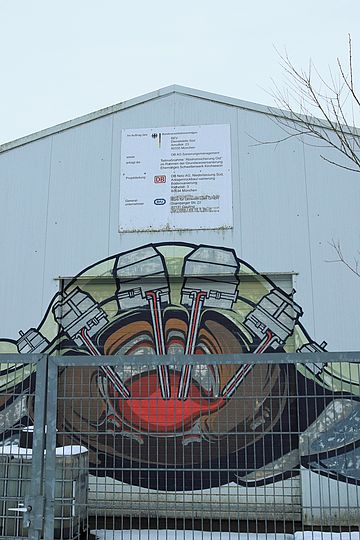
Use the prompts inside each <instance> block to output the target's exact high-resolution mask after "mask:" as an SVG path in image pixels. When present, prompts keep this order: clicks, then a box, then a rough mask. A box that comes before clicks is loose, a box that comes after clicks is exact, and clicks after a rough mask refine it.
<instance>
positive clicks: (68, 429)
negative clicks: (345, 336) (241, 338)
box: [53, 354, 360, 538]
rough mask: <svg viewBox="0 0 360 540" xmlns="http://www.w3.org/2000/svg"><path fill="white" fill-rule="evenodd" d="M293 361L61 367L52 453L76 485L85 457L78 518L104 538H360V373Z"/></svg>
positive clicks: (100, 362)
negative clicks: (66, 455) (168, 534)
mask: <svg viewBox="0 0 360 540" xmlns="http://www.w3.org/2000/svg"><path fill="white" fill-rule="evenodd" d="M271 356H272V359H271V361H269V360H270V357H271ZM286 356H288V357H291V359H292V362H289V360H284V358H285V357H286ZM294 357H295V355H294V354H292V355H281V354H272V355H270V354H267V355H266V357H264V359H262V358H259V357H258V356H257V357H256V356H254V357H253V358H252V359H251V360H250V361H249V362H250V363H249V364H240V363H239V362H238V360H239V356H238V355H237V356H236V355H224V356H223V357H220V356H217V355H214V356H203V357H199V356H197V357H195V356H188V357H185V356H184V355H173V356H172V357H169V356H168V357H163V359H162V358H161V357H160V356H153V357H150V356H149V355H147V356H144V355H143V356H123V355H122V356H119V357H116V356H113V357H110V356H109V357H96V358H95V357H94V358H90V357H84V356H79V357H70V356H69V357H66V356H64V357H58V358H56V360H55V364H56V366H57V367H56V373H57V383H56V384H57V387H56V391H57V400H56V403H55V402H54V405H53V406H54V407H56V412H57V420H56V428H57V432H56V446H57V447H58V449H59V448H61V449H63V450H62V451H63V452H64V451H65V450H64V449H67V450H66V451H68V452H70V454H71V457H72V459H73V461H71V460H70V461H69V462H68V465H67V467H66V472H67V474H68V475H70V476H69V478H72V479H73V477H75V476H76V477H77V475H78V476H79V472H80V470H82V465H80V464H79V462H78V461H76V460H75V459H74V457H75V456H76V455H78V453H79V455H82V454H83V455H84V456H86V459H87V460H88V473H89V476H88V479H86V475H85V476H84V479H83V483H84V484H86V483H87V482H88V499H87V500H86V498H84V499H81V498H78V499H76V497H74V498H73V499H72V500H73V503H72V504H73V513H74V515H76V516H77V519H79V520H85V521H86V526H87V529H88V530H91V529H92V530H97V531H99V530H101V529H104V530H106V529H107V530H108V532H107V534H108V536H106V538H112V536H109V535H110V534H112V532H111V531H113V530H116V529H119V530H120V531H124V530H127V529H129V528H130V529H132V530H135V529H148V528H155V529H156V530H159V529H166V530H170V529H174V530H183V529H190V530H192V531H194V530H200V531H209V532H214V533H215V532H216V531H233V532H238V533H239V532H241V531H246V532H248V533H250V532H256V533H258V534H260V533H267V534H272V533H274V532H275V533H278V534H284V533H286V532H287V533H293V532H294V531H296V530H297V531H302V530H306V529H307V528H308V529H310V530H312V531H314V530H320V531H333V532H334V531H336V530H344V531H349V530H351V528H352V527H355V528H356V527H357V526H358V524H359V522H360V513H359V495H360V491H359V485H358V484H359V480H360V465H359V464H360V459H359V453H358V452H359V450H358V442H359V437H360V433H359V425H360V406H359V380H360V378H359V364H357V363H349V362H338V363H334V362H331V363H326V362H323V363H321V362H320V363H317V369H314V364H313V363H310V362H308V363H301V364H300V363H296V364H295V363H294ZM297 357H298V358H299V356H297ZM308 357H309V355H307V358H308ZM310 358H311V356H310ZM317 358H318V357H317ZM265 360H266V362H265ZM200 362H201V363H200ZM109 367H110V368H111V370H107V368H109ZM185 368H186V369H189V370H190V372H191V376H190V378H189V383H188V388H187V391H186V395H185V396H184V394H183V393H182V391H183V386H182V384H183V381H184V372H185ZM245 368H246V374H245V376H244V377H242V376H241V374H243V373H244V369H245ZM161 370H162V373H163V374H165V377H166V380H167V392H166V393H164V387H163V380H164V379H163V378H162V376H161ZM117 380H119V381H121V384H117V383H116V381H117ZM238 381H240V382H238ZM234 386H235V388H234ZM58 451H59V450H58ZM71 471H72V472H71ZM72 475H73V476H72ZM63 480H64V478H63ZM72 481H73V480H72ZM55 500H56V497H55ZM59 500H60V499H59ZM109 531H110V532H109ZM97 534H102V533H99V532H98V533H97ZM114 538H115V537H114Z"/></svg>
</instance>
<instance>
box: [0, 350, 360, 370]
mask: <svg viewBox="0 0 360 540" xmlns="http://www.w3.org/2000/svg"><path fill="white" fill-rule="evenodd" d="M45 356H48V357H49V358H51V359H52V360H53V361H54V362H55V364H56V365H57V366H61V367H64V366H68V367H71V366H78V365H84V366H85V365H86V366H105V365H107V366H116V365H119V364H127V365H144V364H151V365H173V364H177V365H185V364H189V365H198V364H203V365H206V364H241V363H246V364H310V363H315V362H316V363H319V364H327V363H331V362H339V363H347V362H351V363H354V364H359V363H360V351H339V352H313V353H284V352H281V353H276V352H274V353H262V354H252V353H244V354H242V353H233V354H208V355H205V354H202V355H198V354H189V355H184V354H169V355H158V354H141V355H140V354H139V355H131V354H129V355H128V354H126V355H112V356H104V355H98V356H89V355H82V354H81V355H74V356H73V355H64V356H49V355H45V354H0V363H9V364H11V363H15V364H30V363H37V362H39V361H40V360H41V359H42V358H44V357H45Z"/></svg>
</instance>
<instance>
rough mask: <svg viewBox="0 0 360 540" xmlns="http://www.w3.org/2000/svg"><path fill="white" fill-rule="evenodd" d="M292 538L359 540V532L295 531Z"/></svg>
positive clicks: (299, 539) (303, 539)
mask: <svg viewBox="0 0 360 540" xmlns="http://www.w3.org/2000/svg"><path fill="white" fill-rule="evenodd" d="M294 540H360V533H358V532H342V533H335V532H320V531H306V532H296V533H295V534H294Z"/></svg>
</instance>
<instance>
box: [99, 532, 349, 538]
mask: <svg viewBox="0 0 360 540" xmlns="http://www.w3.org/2000/svg"><path fill="white" fill-rule="evenodd" d="M91 533H92V534H93V535H95V536H96V538H97V540H293V535H292V534H273V533H266V534H265V533H257V534H256V533H230V532H209V531H173V530H159V531H158V530H147V529H144V530H141V531H139V530H136V529H133V530H131V531H109V530H97V531H91ZM299 540H300V539H299ZM314 540H315V539H314ZM326 540H327V539H326ZM351 540H357V539H351Z"/></svg>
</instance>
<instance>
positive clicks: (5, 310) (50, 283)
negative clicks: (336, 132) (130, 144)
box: [0, 88, 360, 350]
mask: <svg viewBox="0 0 360 540" xmlns="http://www.w3.org/2000/svg"><path fill="white" fill-rule="evenodd" d="M150 97H151V99H147V98H146V97H145V99H144V100H141V99H139V100H138V101H137V102H135V103H134V104H131V103H130V105H132V106H129V107H126V106H124V107H123V108H121V107H120V109H121V110H119V111H118V112H113V113H111V114H107V115H105V116H99V117H98V118H95V119H94V120H92V121H87V122H85V123H80V124H79V125H77V126H75V127H71V128H70V129H59V131H58V132H56V130H53V134H51V135H48V136H46V133H45V136H43V137H39V138H37V139H35V140H33V141H32V142H28V143H27V144H21V145H19V146H17V145H13V148H11V149H10V150H8V151H3V152H2V153H0V179H1V187H2V211H1V214H0V223H1V225H0V227H1V236H0V249H1V260H0V268H1V270H0V276H1V281H0V297H1V305H2V309H1V314H0V317H1V318H0V328H1V336H2V337H9V338H16V337H17V332H18V330H19V329H20V328H24V329H26V328H28V327H30V326H36V325H37V324H38V323H39V322H40V320H41V318H42V317H43V315H44V311H45V310H46V308H47V306H48V304H49V302H50V299H51V298H52V296H53V294H54V293H55V292H56V291H57V289H58V282H57V281H56V278H57V277H58V276H72V275H74V274H76V273H78V272H79V271H81V270H82V269H83V268H84V267H86V266H87V265H89V264H91V263H94V262H95V261H96V260H100V259H102V258H104V257H106V256H108V255H111V254H113V253H116V252H118V251H122V250H126V249H129V248H131V247H135V246H138V245H141V244H145V243H147V242H150V241H172V240H178V241H182V240H187V241H193V242H195V243H209V244H214V245H223V246H228V247H234V248H235V249H236V251H237V254H238V255H239V256H240V257H241V258H243V259H245V260H246V261H248V262H249V263H250V264H251V265H253V266H254V267H255V268H256V269H257V270H258V271H261V272H288V271H293V272H297V273H298V276H296V289H297V295H296V299H297V302H298V303H299V304H300V305H301V306H302V307H303V309H304V312H305V314H304V317H303V323H304V325H305V327H306V328H307V329H308V331H309V332H310V333H311V334H312V335H313V337H314V338H315V339H316V340H317V341H321V340H322V339H326V340H327V341H328V343H329V349H330V350H352V349H357V348H359V339H358V335H359V330H360V318H359V317H358V306H357V302H356V300H355V299H356V298H358V294H359V292H360V280H359V279H358V278H356V276H354V275H353V274H352V273H351V272H350V271H349V270H347V269H346V268H345V267H344V266H343V265H341V264H331V263H328V262H327V260H330V259H334V258H335V253H334V252H333V250H332V248H331V247H330V245H329V242H330V241H331V240H332V239H333V238H334V239H336V240H337V239H339V240H340V241H341V245H342V247H343V250H344V252H345V253H346V254H347V256H348V257H349V258H351V257H352V256H353V255H355V254H356V251H357V249H358V248H359V246H360V227H359V221H360V220H359V207H360V182H359V180H358V178H357V176H358V175H356V174H354V173H349V172H346V171H345V170H343V169H340V168H337V167H334V166H331V165H329V164H327V163H325V162H324V161H323V160H322V159H321V158H320V154H321V150H320V149H319V148H314V147H310V146H303V145H302V144H301V142H299V141H298V140H297V139H295V138H294V139H290V140H288V141H287V142H284V143H282V144H280V145H278V146H274V145H256V144H255V141H254V139H253V138H255V139H258V140H263V141H272V140H277V139H279V138H281V136H282V132H281V130H280V128H279V127H278V125H277V124H276V123H274V121H273V119H272V118H271V117H270V115H268V114H265V112H266V111H265V109H264V108H262V107H257V106H253V105H252V104H248V105H247V104H244V103H242V102H236V100H227V99H226V98H224V99H222V98H221V96H218V97H217V99H214V96H211V95H207V94H205V93H201V92H193V91H191V90H186V89H176V88H175V89H169V90H168V91H163V92H159V93H158V96H155V95H154V96H150ZM95 116H96V115H95ZM216 123H219V124H230V126H231V141H232V172H233V197H234V198H233V201H234V228H233V230H226V231H211V230H210V231H193V232H192V231H190V232H189V231H188V232H186V233H182V232H163V233H159V232H157V233H136V234H132V233H123V234H119V233H118V208H119V176H120V157H121V156H120V141H121V130H122V129H124V128H138V127H154V126H172V125H197V124H216ZM252 137H253V138H252ZM25 142H26V141H25ZM3 149H4V148H3ZM5 150H6V147H5Z"/></svg>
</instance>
